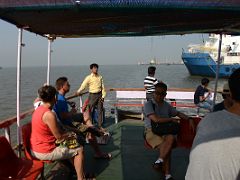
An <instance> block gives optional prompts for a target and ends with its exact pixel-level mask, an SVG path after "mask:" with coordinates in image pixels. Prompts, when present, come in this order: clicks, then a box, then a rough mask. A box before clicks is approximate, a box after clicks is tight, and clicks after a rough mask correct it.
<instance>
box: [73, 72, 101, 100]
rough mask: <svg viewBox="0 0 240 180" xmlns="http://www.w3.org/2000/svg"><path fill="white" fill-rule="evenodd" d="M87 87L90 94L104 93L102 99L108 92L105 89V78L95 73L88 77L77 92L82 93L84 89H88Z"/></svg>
mask: <svg viewBox="0 0 240 180" xmlns="http://www.w3.org/2000/svg"><path fill="white" fill-rule="evenodd" d="M86 87H88V89H89V92H90V93H99V92H101V91H102V98H105V97H106V90H105V88H104V84H103V78H102V76H101V75H99V74H97V75H95V74H93V73H91V74H90V75H88V76H87V77H86V78H85V79H84V81H83V82H82V84H81V86H80V88H79V89H78V90H77V92H78V93H79V92H82V91H83V90H84V89H86Z"/></svg>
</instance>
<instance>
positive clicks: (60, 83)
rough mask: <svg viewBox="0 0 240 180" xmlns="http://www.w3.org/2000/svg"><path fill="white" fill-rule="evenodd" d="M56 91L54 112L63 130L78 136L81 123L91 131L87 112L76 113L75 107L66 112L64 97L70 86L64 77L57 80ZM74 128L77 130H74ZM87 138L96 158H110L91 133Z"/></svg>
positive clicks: (91, 126) (100, 133)
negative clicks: (70, 131)
mask: <svg viewBox="0 0 240 180" xmlns="http://www.w3.org/2000/svg"><path fill="white" fill-rule="evenodd" d="M56 89H57V91H58V96H57V102H56V104H55V106H54V111H55V112H56V114H57V116H58V119H59V120H60V121H61V123H62V124H63V125H64V128H67V129H70V130H72V131H74V132H76V133H78V134H79V133H80V132H79V129H80V130H81V128H82V127H81V126H79V124H81V123H83V124H86V125H87V129H88V128H90V129H92V128H93V125H92V121H91V117H90V115H89V113H88V111H85V112H86V113H84V114H82V113H77V110H76V108H75V107H72V109H71V110H70V111H69V110H68V103H67V101H66V98H65V95H66V93H68V92H69V90H70V84H69V82H68V79H67V78H66V77H60V78H58V79H57V81H56ZM74 124H77V126H73V125H74ZM76 127H77V128H78V129H76ZM84 127H85V126H84ZM87 129H86V130H87ZM81 131H84V130H81ZM90 132H93V131H90ZM94 132H96V133H98V134H99V135H102V136H103V135H105V133H104V132H101V131H97V130H96V131H94ZM87 138H88V141H89V143H90V145H91V146H92V147H93V149H94V151H95V157H96V158H104V159H110V158H111V154H110V153H103V152H102V151H101V150H100V148H99V145H98V144H97V141H96V137H95V136H94V135H93V134H92V133H88V134H87Z"/></svg>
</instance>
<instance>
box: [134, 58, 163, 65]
mask: <svg viewBox="0 0 240 180" xmlns="http://www.w3.org/2000/svg"><path fill="white" fill-rule="evenodd" d="M158 64H160V63H159V62H157V61H156V58H153V59H152V60H150V62H149V63H145V62H138V65H158Z"/></svg>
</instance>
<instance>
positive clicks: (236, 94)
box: [228, 68, 240, 103]
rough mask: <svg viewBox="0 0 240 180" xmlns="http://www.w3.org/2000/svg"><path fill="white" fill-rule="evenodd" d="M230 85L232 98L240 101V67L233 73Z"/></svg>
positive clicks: (229, 80)
mask: <svg viewBox="0 0 240 180" xmlns="http://www.w3.org/2000/svg"><path fill="white" fill-rule="evenodd" d="M228 85H229V88H230V94H231V97H232V99H233V100H235V101H237V102H239V103H240V68H238V69H237V70H235V71H234V72H233V73H232V74H231V76H230V77H229V79H228Z"/></svg>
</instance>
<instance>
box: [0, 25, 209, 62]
mask: <svg viewBox="0 0 240 180" xmlns="http://www.w3.org/2000/svg"><path fill="white" fill-rule="evenodd" d="M206 36H207V35H204V37H206ZM17 39H18V29H17V28H16V27H15V26H14V25H12V24H9V23H7V22H4V21H2V20H0V42H1V44H0V58H1V60H0V62H1V64H0V66H2V67H14V66H16V61H17ZM202 41H203V38H202V34H195V35H184V36H154V37H150V36H147V37H129V38H127V37H121V38H120V37H119V38H76V39H73V38H70V39H62V38H58V39H56V40H55V41H54V42H53V44H52V49H53V53H52V65H53V66H56V65H61V66H62V65H89V64H90V63H92V62H96V63H98V64H137V63H138V62H139V61H141V62H149V61H150V60H151V59H153V58H154V57H155V58H156V60H157V61H160V62H166V61H169V62H179V61H180V60H181V52H182V48H184V49H187V46H188V44H191V43H202ZM23 43H24V44H25V47H24V48H23V51H22V66H23V67H24V66H46V65H47V45H48V41H47V39H46V38H43V37H41V36H39V35H36V34H33V33H29V32H27V31H23Z"/></svg>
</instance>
